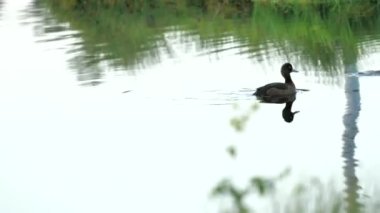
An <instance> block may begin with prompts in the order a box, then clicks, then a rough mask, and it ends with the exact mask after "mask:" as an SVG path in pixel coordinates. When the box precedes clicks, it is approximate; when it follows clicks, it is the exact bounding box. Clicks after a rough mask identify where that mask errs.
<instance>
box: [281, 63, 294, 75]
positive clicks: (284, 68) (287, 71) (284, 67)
mask: <svg viewBox="0 0 380 213" xmlns="http://www.w3.org/2000/svg"><path fill="white" fill-rule="evenodd" d="M291 72H298V71H297V70H295V69H293V66H292V65H291V64H290V63H285V64H283V65H282V67H281V75H282V76H284V77H286V76H289V75H290V73H291Z"/></svg>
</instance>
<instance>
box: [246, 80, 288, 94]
mask: <svg viewBox="0 0 380 213" xmlns="http://www.w3.org/2000/svg"><path fill="white" fill-rule="evenodd" d="M270 89H277V90H286V89H287V86H286V84H284V83H279V82H278V83H270V84H267V85H265V86H262V87H259V88H257V89H256V91H255V93H253V95H256V96H266V95H267V92H268V91H269V90H270Z"/></svg>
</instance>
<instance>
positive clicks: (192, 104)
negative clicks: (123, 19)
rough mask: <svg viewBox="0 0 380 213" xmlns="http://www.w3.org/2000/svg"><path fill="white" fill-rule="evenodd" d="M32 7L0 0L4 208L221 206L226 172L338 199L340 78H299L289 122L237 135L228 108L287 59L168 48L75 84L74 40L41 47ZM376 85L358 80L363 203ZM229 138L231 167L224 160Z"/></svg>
mask: <svg viewBox="0 0 380 213" xmlns="http://www.w3.org/2000/svg"><path fill="white" fill-rule="evenodd" d="M29 3H30V2H27V1H24V2H22V1H6V2H5V4H4V5H3V8H2V11H3V12H2V16H1V19H0V32H1V39H0V46H1V47H2V48H1V50H0V57H1V59H2V60H1V64H0V108H1V110H0V117H1V120H0V129H1V130H2V133H1V135H0V171H1V172H0V212H6V213H8V212H9V213H12V212H17V213H18V212H28V213H29V212H38V213H43V212H153V211H158V212H216V211H217V210H216V209H217V206H216V205H215V203H213V202H210V198H209V193H210V190H211V188H212V187H213V186H214V185H215V184H216V183H217V182H218V181H219V180H220V179H221V178H224V177H226V176H227V177H231V178H232V179H233V180H234V181H236V182H237V183H238V184H243V183H245V182H246V180H247V179H248V178H249V177H251V176H254V175H261V176H276V175H278V174H279V173H280V172H281V171H283V170H284V169H285V168H289V167H290V168H291V169H292V173H291V176H290V177H289V178H288V180H287V181H285V182H284V183H283V184H282V185H280V188H281V189H284V190H285V191H286V190H290V188H291V187H292V186H294V184H295V183H297V182H298V181H302V180H304V179H305V178H307V177H318V178H320V179H321V180H322V181H324V182H328V181H329V180H333V182H334V184H336V187H337V190H341V191H343V189H344V187H345V186H344V185H343V184H344V177H343V175H342V167H343V160H342V157H341V153H342V143H343V141H342V132H344V125H343V124H342V117H343V115H344V114H345V109H346V97H345V89H344V88H343V85H342V84H340V85H339V84H322V83H320V81H319V78H318V77H315V76H314V75H307V74H304V73H299V74H297V75H294V76H293V78H294V81H295V83H296V84H297V86H298V87H299V88H305V89H309V90H310V91H309V92H303V93H300V94H298V95H297V99H296V101H295V102H294V104H293V109H295V110H299V111H300V113H298V114H297V115H296V117H295V119H294V121H293V122H292V123H290V124H289V123H286V122H284V121H283V118H282V109H283V107H284V106H283V105H273V104H272V105H268V104H262V105H260V106H259V109H258V110H257V111H256V112H255V113H254V114H253V115H252V117H251V120H250V121H249V122H248V125H247V126H246V130H245V131H244V132H243V133H239V134H238V133H236V132H235V131H234V130H233V129H232V128H231V126H230V124H229V120H230V118H231V117H232V116H233V115H234V114H239V113H240V111H236V110H234V109H233V107H232V104H234V103H238V104H239V106H240V107H241V108H244V107H246V106H247V105H250V104H252V100H253V98H252V97H251V96H250V94H251V93H252V91H250V89H252V88H256V87H257V86H258V85H262V84H263V83H267V82H272V81H279V80H282V77H281V76H280V74H279V68H280V66H281V64H282V63H283V61H284V58H281V57H275V58H272V59H271V60H270V61H264V62H263V63H260V64H259V63H254V62H252V61H249V60H247V59H246V58H245V57H242V56H241V55H238V54H235V53H234V52H233V51H226V52H221V53H218V57H217V58H216V57H214V56H209V55H202V54H197V53H198V52H197V50H196V49H195V48H194V49H191V50H189V49H187V51H186V52H185V51H181V48H176V47H175V46H174V47H173V48H175V50H176V51H177V52H176V53H177V54H176V57H175V58H174V59H166V60H163V61H162V62H161V63H159V64H157V65H154V66H150V67H149V68H146V69H142V70H136V72H135V73H134V75H129V74H125V73H124V72H112V71H109V72H106V73H105V74H104V76H102V78H101V80H103V81H104V83H103V84H100V85H99V86H97V87H83V86H80V85H78V84H79V83H78V81H77V74H76V73H73V72H72V71H71V69H70V65H69V63H68V61H69V60H70V59H72V58H73V55H68V54H67V52H66V50H67V45H68V44H70V43H72V42H78V39H79V38H71V39H64V40H60V41H54V42H36V41H40V40H41V38H40V37H38V36H36V35H35V28H34V27H35V26H33V24H31V25H25V24H23V23H24V22H25V21H27V20H25V19H24V18H25V17H24V18H21V17H22V16H21V14H20V11H23V10H25V9H26V8H27V7H28V5H29ZM66 33H70V32H66ZM73 33H74V34H75V32H73ZM14 42H17V45H15V43H14ZM195 55H197V57H194V56H195ZM378 57H379V54H376V53H374V54H371V55H369V56H368V57H367V58H363V59H362V60H361V61H359V62H358V70H378V69H379V68H380V62H379V61H378ZM237 64H238V68H236V67H237V66H236V65H237ZM294 65H295V67H296V68H297V67H298V66H301V65H299V64H294ZM105 66H106V65H105ZM108 69H111V68H108ZM318 71H319V70H314V72H318ZM311 72H313V70H311ZM337 79H338V80H337V81H338V82H344V81H345V76H344V75H343V74H342V75H341V76H338V77H337ZM379 80H380V78H359V81H360V85H361V91H360V92H361V104H362V106H361V108H362V111H361V112H360V117H359V118H358V127H359V133H358V134H357V138H356V144H357V156H356V157H355V158H356V159H357V160H358V162H359V167H357V169H356V172H357V176H358V178H359V179H360V184H361V186H362V190H363V191H360V192H359V193H364V194H366V195H368V196H370V197H371V196H373V194H374V192H373V191H374V190H373V189H374V188H378V187H379V186H378V185H377V184H378V180H379V178H380V172H378V171H380V169H379V167H380V163H379V161H378V154H377V152H376V150H378V148H379V144H378V143H377V141H376V138H379V136H380V135H379V133H378V131H377V130H376V117H375V116H376V114H377V110H378V109H379V107H380V102H379V101H378V100H377V97H376V92H373V91H378V90H379V89H380V88H379V86H378V85H379V84H378V81H379ZM125 90H132V91H131V92H129V93H125V94H124V93H122V92H123V91H125ZM231 144H232V145H234V146H236V148H237V152H238V158H237V159H236V160H231V159H230V157H229V156H228V155H227V154H226V150H225V149H226V148H227V147H228V146H230V145H231Z"/></svg>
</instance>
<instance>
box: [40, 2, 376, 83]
mask: <svg viewBox="0 0 380 213" xmlns="http://www.w3.org/2000/svg"><path fill="white" fill-rule="evenodd" d="M36 1H39V2H40V1H42V2H44V5H45V6H46V7H47V8H49V9H51V11H52V14H53V15H54V17H56V19H57V20H59V22H62V23H69V24H70V28H71V29H75V30H77V31H79V32H80V36H81V38H82V40H83V42H81V43H80V44H77V45H79V47H75V48H73V49H72V50H71V54H73V53H72V52H75V51H77V53H79V54H80V55H81V59H80V60H73V61H72V64H73V66H72V67H74V68H76V69H78V70H79V69H80V70H83V68H84V67H91V66H93V65H94V64H97V63H101V62H107V63H108V64H109V65H110V66H111V67H114V68H116V69H136V68H139V67H145V66H149V65H152V64H156V63H160V62H161V60H163V59H165V58H167V57H174V56H173V49H172V44H171V43H170V42H171V40H170V37H171V35H172V34H170V33H171V32H173V31H174V32H177V33H176V34H178V36H179V39H180V44H181V45H182V46H186V45H188V44H189V43H191V44H195V45H196V47H197V49H198V51H202V52H206V53H207V54H217V53H218V52H223V51H229V50H231V49H234V50H237V52H238V53H239V54H241V55H242V56H245V57H248V58H251V59H253V60H257V61H262V60H266V59H268V60H270V58H271V57H273V56H281V57H283V58H284V59H286V60H288V61H295V62H296V63H298V64H303V66H304V67H303V68H304V69H305V70H308V69H315V68H318V70H325V71H326V73H327V74H328V75H330V76H334V75H336V74H337V73H339V72H342V69H341V67H342V65H343V64H350V63H352V62H355V61H358V58H360V57H361V56H363V55H365V54H367V53H369V52H373V51H374V49H379V47H378V45H374V44H376V42H375V41H376V40H378V39H379V34H380V28H379V27H378V26H380V19H379V18H378V17H379V4H378V3H377V1H365V0H362V1H353V2H350V3H347V2H340V1H319V2H318V3H313V2H308V1H282V2H281V3H278V2H277V1H273V2H272V1H254V2H253V3H252V4H251V3H246V4H248V6H249V7H248V6H247V7H248V9H244V8H247V7H242V5H240V6H239V4H242V3H239V4H238V2H243V1H237V3H236V4H235V3H231V2H233V1H227V2H229V3H228V4H224V5H220V4H219V3H216V2H217V1H215V2H214V1H196V2H193V3H191V4H190V3H188V2H186V1H184V2H182V1H179V2H177V3H173V4H169V3H168V2H166V3H165V2H164V1H152V2H153V3H149V2H150V1H146V2H145V1H141V2H140V1H137V2H139V4H137V5H129V6H128V5H127V6H125V5H124V6H122V5H121V3H122V2H129V1H99V2H100V3H98V4H96V3H91V4H90V3H88V4H87V3H86V4H83V2H84V1H83V2H82V1H75V0H71V1H58V0H56V1H53V0H36ZM80 2H82V3H80ZM131 2H132V1H131ZM181 2H182V3H181ZM205 2H206V3H205ZM135 3H136V2H135ZM131 8H132V9H131ZM239 8H240V9H239ZM231 11H232V12H231ZM233 11H235V12H236V11H240V13H236V14H240V15H236V16H233V15H231V14H232V13H233ZM228 14H230V15H228ZM45 24H48V23H45ZM45 33H47V34H48V33H49V32H48V31H46V32H45ZM372 41H373V42H372Z"/></svg>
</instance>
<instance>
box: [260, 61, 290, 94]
mask: <svg viewBox="0 0 380 213" xmlns="http://www.w3.org/2000/svg"><path fill="white" fill-rule="evenodd" d="M291 72H297V71H296V70H294V69H293V66H292V65H291V64H290V63H285V64H284V65H282V67H281V74H282V76H283V77H284V78H285V83H280V82H276V83H270V84H267V85H265V86H262V87H259V88H257V89H256V91H255V93H253V95H255V96H256V97H258V98H271V97H281V96H291V95H294V94H295V93H296V86H295V85H294V83H293V81H292V78H291V77H290V73H291Z"/></svg>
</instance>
